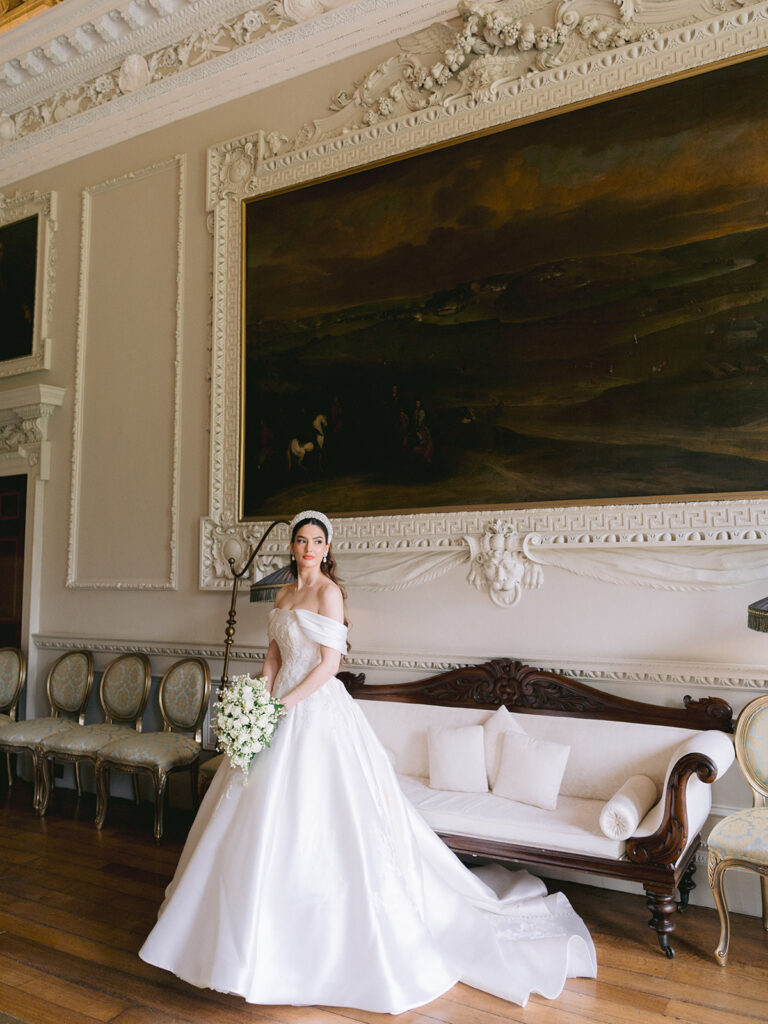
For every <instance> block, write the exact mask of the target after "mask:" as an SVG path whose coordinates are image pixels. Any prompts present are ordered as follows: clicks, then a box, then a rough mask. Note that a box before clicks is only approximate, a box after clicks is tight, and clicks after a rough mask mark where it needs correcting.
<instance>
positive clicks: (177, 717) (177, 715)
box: [158, 658, 211, 732]
mask: <svg viewBox="0 0 768 1024" xmlns="http://www.w3.org/2000/svg"><path fill="white" fill-rule="evenodd" d="M210 692H211V673H210V670H209V668H208V664H207V662H205V661H203V659H202V658H183V659H182V660H181V661H177V662H176V663H175V664H173V665H171V667H170V668H169V669H168V671H167V672H166V673H165V675H164V676H163V678H162V679H161V680H160V689H159V691H158V703H159V704H160V711H161V713H162V716H163V718H164V719H165V724H166V728H167V729H178V730H180V731H190V732H191V731H192V730H195V731H197V729H198V727H199V725H200V723H201V722H202V720H203V716H204V715H205V711H206V708H207V706H208V696H209V694H210Z"/></svg>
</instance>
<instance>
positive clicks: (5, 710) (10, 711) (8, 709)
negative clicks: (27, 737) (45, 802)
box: [0, 647, 27, 789]
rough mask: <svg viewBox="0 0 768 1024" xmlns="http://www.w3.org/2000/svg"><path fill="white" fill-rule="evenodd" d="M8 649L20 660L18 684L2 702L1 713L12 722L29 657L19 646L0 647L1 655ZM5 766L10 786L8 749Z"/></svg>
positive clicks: (22, 687)
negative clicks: (7, 700) (7, 698)
mask: <svg viewBox="0 0 768 1024" xmlns="http://www.w3.org/2000/svg"><path fill="white" fill-rule="evenodd" d="M6 651H13V653H14V654H15V655H16V657H17V658H18V661H19V672H18V675H17V677H16V685H15V686H14V688H13V692H12V693H11V699H10V701H9V702H8V703H6V704H0V714H4V715H8V717H9V718H10V720H11V721H12V722H15V721H16V709H17V708H18V706H19V699H20V697H21V691H22V690H23V689H24V683H25V682H26V681H27V659H26V657H25V655H24V652H23V651H22V650H21V648H19V647H0V656H2V655H3V654H5V652H6ZM5 768H6V773H7V778H8V788H9V789H10V787H11V786H12V784H13V782H12V776H11V752H10V750H6V752H5Z"/></svg>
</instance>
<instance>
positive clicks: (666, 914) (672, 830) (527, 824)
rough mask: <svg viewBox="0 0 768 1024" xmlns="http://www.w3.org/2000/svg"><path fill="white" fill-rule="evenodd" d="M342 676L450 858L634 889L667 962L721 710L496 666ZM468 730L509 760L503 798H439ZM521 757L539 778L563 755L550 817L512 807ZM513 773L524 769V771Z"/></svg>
mask: <svg viewBox="0 0 768 1024" xmlns="http://www.w3.org/2000/svg"><path fill="white" fill-rule="evenodd" d="M341 677H342V679H343V681H344V683H345V685H346V687H347V689H348V691H349V692H350V693H351V694H352V696H353V697H355V698H356V699H358V700H359V701H360V707H361V709H362V710H363V712H364V713H365V715H366V717H367V719H368V721H369V722H370V724H371V725H372V727H373V729H374V730H375V732H376V734H377V735H378V737H379V738H380V740H381V741H382V743H383V745H384V747H385V748H386V749H387V751H388V753H389V756H390V759H391V760H392V763H393V764H394V766H395V770H396V771H397V773H398V776H399V778H400V782H401V784H402V787H403V789H404V791H405V793H406V795H407V796H408V797H409V799H410V800H411V801H412V802H413V804H414V805H415V806H416V808H417V809H418V810H419V811H420V813H421V814H422V815H423V816H424V818H425V819H426V820H427V822H428V823H429V824H430V825H431V826H432V827H433V828H434V829H435V831H436V832H437V833H438V834H439V835H440V836H441V838H442V839H443V840H444V841H445V842H446V843H447V845H448V846H449V847H450V848H451V849H452V850H454V851H455V852H456V853H457V854H460V855H469V856H471V857H482V858H489V859H496V860H501V861H507V862H515V863H519V864H530V865H540V866H543V867H546V866H549V867H552V868H557V869H571V870H573V869H576V870H578V871H580V872H586V873H588V874H594V875H601V876H609V877H612V878H616V879H623V880H627V881H632V882H639V883H640V884H641V885H642V886H643V888H644V890H645V893H646V903H647V906H648V909H649V910H650V912H651V918H650V921H649V925H650V927H651V928H653V929H655V931H656V933H657V935H658V940H659V944H660V946H661V948H662V949H663V951H664V952H665V953H666V955H667V956H668V957H672V956H674V951H673V949H672V947H671V946H670V944H669V936H670V933H671V932H672V931H673V929H674V916H673V915H674V912H675V910H676V900H675V895H676V892H678V891H679V896H680V904H679V909H680V910H681V911H682V910H683V909H684V908H685V907H686V905H687V903H688V896H689V893H690V890H691V889H693V888H694V882H693V874H694V870H695V866H696V865H695V860H694V855H695V853H696V851H697V849H698V847H699V845H700V843H701V830H702V828H703V826H704V825H705V822H706V820H707V817H708V815H709V813H710V809H711V783H712V782H713V781H714V780H715V779H716V778H717V777H718V776H721V775H722V774H723V773H724V772H725V771H726V770H727V769H728V767H729V766H730V764H731V763H732V761H733V758H734V752H733V740H732V736H731V733H732V728H733V726H732V715H731V708H730V707H729V705H728V704H727V703H726V702H725V701H723V700H720V699H719V698H704V699H702V700H697V701H695V700H692V699H691V698H689V697H686V698H685V702H684V703H685V706H684V707H683V708H671V707H664V706H659V705H653V704H645V703H641V702H637V701H630V700H625V699H623V698H620V697H615V696H613V695H611V694H608V693H603V692H601V691H599V690H596V689H593V688H591V687H588V686H585V685H583V684H581V683H579V682H577V681H575V680H573V679H570V678H567V677H565V676H561V675H557V674H555V673H552V672H545V671H542V670H539V669H535V668H531V667H529V666H526V665H522V664H521V663H520V662H516V661H511V660H506V659H498V660H493V661H489V662H487V663H485V664H482V665H477V666H473V667H470V668H462V669H457V670H454V671H450V672H446V673H443V674H441V675H437V676H432V677H430V678H428V679H424V680H421V681H419V682H414V683H406V684H398V685H387V686H367V685H365V683H364V677H363V676H362V675H357V676H353V675H352V674H350V673H342V674H341ZM502 707H505V708H506V709H508V711H509V712H511V714H509V715H507V711H504V710H501V711H499V710H498V709H501V708H502ZM494 712H496V717H498V718H500V720H502V725H506V726H507V728H508V729H509V731H514V732H517V733H518V736H519V735H520V733H522V736H523V737H524V738H523V739H517V740H514V741H512V740H507V739H506V738H505V737H506V729H505V730H504V731H503V732H502V733H494V731H493V729H491V730H489V728H488V726H489V721H490V719H491V716H492V715H494ZM493 724H494V725H495V722H494V723H493ZM468 726H475V727H477V726H483V727H484V730H485V733H486V750H487V749H488V743H489V742H491V743H494V742H496V743H497V742H503V743H504V744H505V746H504V755H505V756H507V755H508V750H507V747H509V750H510V751H512V755H510V756H512V760H511V761H509V757H507V761H508V762H509V763H507V762H505V765H506V779H507V789H506V790H505V793H506V795H499V792H500V790H501V789H502V788H503V787H501V782H500V779H497V786H495V787H494V788H493V789H492V790H488V791H485V792H482V791H480V792H478V791H476V790H478V789H482V783H479V784H478V785H477V786H475V787H474V790H475V791H471V792H466V791H456V790H451V789H450V788H449V786H450V785H454V786H455V785H463V783H462V780H461V778H459V780H458V781H452V780H451V773H452V771H453V769H454V768H455V769H456V770H457V771H458V774H459V776H461V772H462V770H463V769H462V765H460V764H453V765H452V764H451V763H450V758H449V759H448V763H447V764H443V765H442V767H440V766H439V765H437V766H436V762H435V758H436V757H437V759H438V760H439V756H438V755H439V752H440V750H441V745H442V752H443V754H444V753H445V746H446V743H447V744H448V745H449V748H450V745H451V744H452V743H455V744H456V745H457V746H456V750H457V756H456V757H455V758H454V759H453V760H454V762H457V761H460V760H461V758H460V757H459V756H458V751H459V749H461V750H462V757H464V756H465V751H464V748H463V747H462V746H461V744H463V742H464V739H465V738H468V737H471V738H472V741H473V743H474V741H475V740H476V739H477V736H476V733H475V732H472V731H470V733H466V732H465V731H464V730H465V729H466V727H468ZM457 730H458V731H457ZM489 735H490V740H489ZM494 736H495V737H496V738H495V739H494ZM499 737H500V738H499ZM521 747H525V748H531V749H533V750H534V751H535V752H538V754H539V755H540V759H539V762H538V763H539V764H540V765H541V769H540V772H539V774H541V775H543V776H549V775H550V774H551V772H550V768H551V762H552V760H553V758H552V757H551V756H550V755H551V754H553V753H554V754H555V755H556V756H555V758H554V760H557V754H558V753H559V754H562V751H563V750H565V751H566V755H564V756H566V757H567V760H566V761H565V768H564V770H563V773H562V779H561V782H560V785H559V789H558V791H557V792H556V793H555V794H554V800H552V799H551V798H552V792H551V789H552V786H551V780H549V779H548V778H545V779H544V789H545V791H546V794H545V797H544V800H543V803H544V804H545V805H546V804H547V801H549V806H538V805H535V804H534V805H532V804H531V803H529V802H522V801H521V800H517V799H514V797H515V795H516V794H517V792H518V789H517V787H518V785H519V784H522V786H523V792H522V797H523V798H524V800H526V801H528V800H530V799H531V797H530V795H528V794H527V792H525V789H526V786H528V785H529V784H531V783H533V785H534V790H536V784H537V782H538V781H540V780H537V779H535V778H533V779H532V778H530V775H531V772H530V771H528V772H526V770H525V769H524V768H523V769H520V770H518V769H517V768H516V762H515V761H514V757H516V756H517V751H518V750H519V749H520V748H521ZM474 749H475V748H474V747H473V748H472V750H474ZM497 751H498V748H497ZM542 752H543V757H544V760H543V761H542V760H541V755H542ZM525 763H527V764H528V765H529V768H530V764H536V763H537V762H536V759H535V757H534V760H533V762H525ZM436 767H438V769H439V770H440V771H443V772H445V771H446V770H447V772H448V782H447V785H446V782H445V779H443V781H442V782H441V781H440V780H439V779H438V781H437V783H436V781H435V778H434V772H435V769H436ZM510 769H511V770H510ZM430 770H432V776H431V774H430ZM489 770H490V769H489ZM533 774H534V775H536V774H537V772H533ZM556 774H557V773H556ZM430 781H431V782H432V785H430ZM556 781H557V780H556V779H555V782H556ZM509 783H511V789H510V786H509ZM547 786H549V790H547ZM470 788H471V787H470ZM510 796H511V797H513V798H510ZM534 799H535V800H539V803H541V800H540V798H539V797H538V796H534ZM633 815H634V817H633ZM601 826H602V827H601ZM604 827H605V829H606V830H605V831H604ZM622 829H623V830H624V831H623V832H622ZM630 832H631V834H629V833H630Z"/></svg>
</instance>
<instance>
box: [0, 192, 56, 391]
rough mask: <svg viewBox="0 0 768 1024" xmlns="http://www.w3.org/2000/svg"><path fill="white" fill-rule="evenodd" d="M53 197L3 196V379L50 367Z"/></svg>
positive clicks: (0, 274)
mask: <svg viewBox="0 0 768 1024" xmlns="http://www.w3.org/2000/svg"><path fill="white" fill-rule="evenodd" d="M54 204H55V198H54V194H53V193H47V194H40V193H32V194H27V195H21V196H16V197H14V198H13V199H5V200H4V199H3V198H2V196H0V325H1V326H0V377H11V376H14V375H15V374H20V373H29V372H30V371H32V370H43V369H47V368H48V360H49V337H48V327H49V322H50V313H51V309H50V306H51V302H50V300H51V296H52V292H53V273H54V252H53V234H54V231H55V221H54V216H55V210H54Z"/></svg>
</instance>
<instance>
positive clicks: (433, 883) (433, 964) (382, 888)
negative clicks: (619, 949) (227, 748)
mask: <svg viewBox="0 0 768 1024" xmlns="http://www.w3.org/2000/svg"><path fill="white" fill-rule="evenodd" d="M290 533H291V543H290V551H291V564H292V566H293V567H294V569H295V573H296V582H295V583H292V584H290V585H289V586H287V587H285V588H283V590H282V591H281V592H280V594H279V596H278V599H277V601H276V606H275V608H274V609H273V610H272V612H271V613H270V618H269V641H270V642H269V648H268V651H267V656H266V660H265V662H264V668H263V674H264V675H265V676H266V677H267V679H268V681H269V685H270V687H271V690H272V693H273V695H274V696H275V697H277V698H278V699H279V700H280V701H281V702H282V703H283V704H284V706H285V708H286V709H287V715H286V717H285V718H284V719H283V721H282V722H281V724H280V726H279V727H278V730H277V733H276V736H275V739H274V741H273V743H272V746H271V747H270V748H269V749H268V750H265V751H263V752H262V753H261V754H259V755H258V756H257V757H256V758H255V760H254V762H253V764H252V767H251V769H250V773H249V775H248V776H247V777H245V776H243V774H242V772H241V771H240V770H239V769H237V768H232V767H231V766H230V765H229V763H228V762H227V761H226V760H225V761H224V763H223V764H222V765H221V767H220V768H219V770H218V772H217V773H216V776H215V777H214V780H213V782H212V783H211V786H210V789H209V790H208V793H207V794H206V796H205V799H204V800H203V802H202V804H201V806H200V810H199V812H198V814H197V817H196V818H195V821H194V823H193V825H192V828H191V830H190V833H189V837H188V839H187V843H186V845H185V847H184V850H183V851H182V854H181V858H180V860H179V864H178V867H177V869H176V874H175V876H174V878H173V881H172V882H171V884H170V886H169V887H168V890H167V892H166V898H165V901H164V902H163V905H162V906H161V908H160V913H159V917H158V921H157V924H156V925H155V927H154V929H153V930H152V932H151V933H150V935H149V937H148V938H147V940H146V942H145V943H144V945H143V947H142V949H141V951H140V956H141V957H142V958H143V959H144V960H146V961H148V962H149V963H152V964H156V965H157V966H158V967H163V968H165V969H166V970H169V971H173V972H174V973H175V974H177V975H178V976H179V977H180V978H183V979H184V980H185V981H188V982H190V983H191V984H193V985H197V986H200V987H208V988H213V989H217V990H219V991H222V992H232V993H238V994H239V995H241V996H244V997H245V999H246V1000H247V1001H248V1002H251V1003H267V1004H270V1003H271V1004H293V1005H308V1004H320V1005H332V1006H350V1007H355V1008H358V1009H362V1010H368V1011H379V1012H385V1013H401V1012H403V1011H405V1010H409V1009H411V1008H413V1007H416V1006H421V1005H423V1004H424V1003H428V1002H430V1001H431V1000H433V999H435V998H437V997H438V996H440V995H442V994H443V993H444V992H446V991H447V990H448V989H450V988H451V987H452V986H453V985H455V984H456V982H458V981H463V982H465V983H466V984H468V985H472V986H474V987H476V988H479V989H484V990H485V991H487V992H490V993H492V994H493V995H496V996H500V997H501V998H503V999H508V1000H512V1001H514V1002H516V1003H520V1004H522V1005H525V1003H526V1001H527V999H528V996H529V995H530V993H531V992H537V993H539V994H541V995H543V996H547V997H549V998H554V997H555V996H557V995H558V994H559V993H560V992H561V990H562V988H563V985H564V983H565V979H566V978H569V977H579V976H582V977H594V975H595V973H596V963H595V953H594V947H593V945H592V940H591V938H590V936H589V933H588V932H587V930H586V928H585V926H584V924H583V922H582V921H581V919H580V918H579V917H578V916H577V915H576V914H575V912H574V911H573V910H572V908H571V906H570V904H569V903H568V901H567V900H566V899H565V897H564V896H562V895H561V894H559V893H558V894H555V895H552V896H547V895H546V889H545V888H544V885H543V884H542V883H541V882H540V881H539V880H538V879H535V878H533V876H531V875H529V874H528V873H527V872H524V871H519V872H514V873H513V872H510V871H507V870H506V869H504V868H502V867H500V866H499V865H490V866H488V867H484V868H479V869H476V870H475V871H469V870H468V869H467V868H465V867H464V865H463V864H462V863H461V862H460V861H459V860H458V859H457V858H456V857H455V856H454V854H453V853H451V851H450V850H449V849H448V848H447V847H446V846H445V845H444V844H443V842H442V841H441V840H440V839H439V838H438V837H437V836H436V835H435V833H434V832H432V830H431V829H430V828H429V826H428V825H427V824H426V823H425V822H424V820H423V819H422V818H421V817H420V816H419V814H418V812H417V811H416V810H415V809H414V808H413V807H412V805H411V804H410V803H409V802H408V800H407V799H406V798H405V797H404V796H403V794H402V792H401V790H400V787H399V785H398V781H397V776H396V775H395V772H394V769H393V767H392V765H391V763H390V761H389V758H388V756H387V754H386V752H385V751H384V748H383V747H382V746H381V744H380V743H379V741H378V739H377V738H376V736H375V735H374V733H373V731H372V729H371V727H370V726H369V725H368V722H367V720H366V718H365V716H364V715H363V713H362V712H361V711H360V709H359V708H358V706H357V704H356V702H355V701H354V700H353V699H352V698H351V697H350V696H349V694H348V693H347V692H346V690H345V689H344V686H343V685H342V683H341V682H340V681H339V680H338V679H336V678H335V675H336V673H337V672H338V669H339V662H340V657H341V655H342V654H344V653H346V649H347V647H346V637H347V629H346V626H345V624H344V595H343V593H342V590H341V588H340V587H339V585H338V583H337V582H336V579H335V574H334V561H333V556H332V554H331V540H332V536H333V529H332V526H331V523H330V521H329V520H328V519H327V518H326V517H325V516H324V515H323V514H322V513H321V512H315V511H306V512H301V513H299V515H297V516H295V517H294V519H293V520H292V522H291V524H290Z"/></svg>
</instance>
